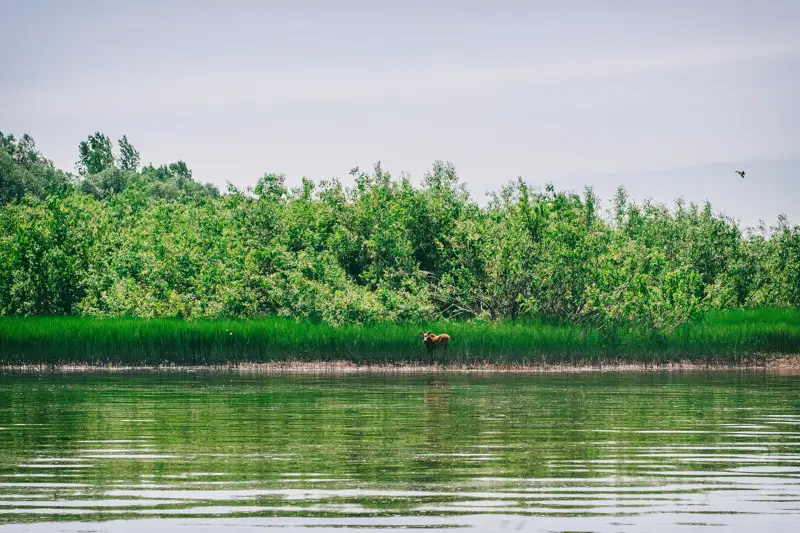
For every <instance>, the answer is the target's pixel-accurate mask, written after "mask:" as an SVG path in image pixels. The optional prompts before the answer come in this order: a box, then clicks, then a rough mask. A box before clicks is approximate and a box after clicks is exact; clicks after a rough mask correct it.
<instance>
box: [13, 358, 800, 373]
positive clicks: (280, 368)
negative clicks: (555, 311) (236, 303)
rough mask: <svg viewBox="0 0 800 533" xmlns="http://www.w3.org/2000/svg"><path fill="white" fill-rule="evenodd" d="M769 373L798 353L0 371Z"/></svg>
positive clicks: (787, 368)
mask: <svg viewBox="0 0 800 533" xmlns="http://www.w3.org/2000/svg"><path fill="white" fill-rule="evenodd" d="M731 370H742V371H769V372H777V373H782V374H800V354H797V355H789V356H768V357H754V358H750V359H744V360H743V361H742V362H741V363H731V362H730V361H727V362H725V361H702V362H700V361H674V362H668V363H663V364H659V363H653V364H650V363H615V362H607V363H597V364H583V363H576V364H530V365H518V364H509V365H503V364H494V363H478V364H445V365H437V364H413V363H401V364H383V363H380V364H373V365H357V364H354V363H351V362H348V361H320V362H305V361H276V362H270V363H240V364H231V365H200V366H184V365H159V366H116V365H74V364H67V365H3V366H0V371H9V372H134V371H151V372H239V373H263V374H281V373H287V374H358V373H375V374H393V373H396V374H430V373H476V374H479V373H520V374H524V373H571V372H645V371H648V372H652V371H656V372H689V371H731Z"/></svg>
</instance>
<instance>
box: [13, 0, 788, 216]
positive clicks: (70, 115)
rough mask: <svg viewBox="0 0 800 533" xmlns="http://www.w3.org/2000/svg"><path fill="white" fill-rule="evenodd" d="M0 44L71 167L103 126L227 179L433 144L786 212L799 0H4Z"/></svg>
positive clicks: (294, 178)
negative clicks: (742, 172) (739, 173)
mask: <svg viewBox="0 0 800 533" xmlns="http://www.w3.org/2000/svg"><path fill="white" fill-rule="evenodd" d="M0 46H1V47H2V50H3V54H2V56H0V130H2V131H4V132H8V133H14V134H16V135H20V134H22V133H30V134H31V135H32V136H33V137H34V139H35V140H36V142H37V145H38V146H39V148H40V150H42V151H43V152H44V153H45V155H47V156H48V157H50V158H52V159H53V160H54V161H55V162H56V164H57V165H58V166H60V167H62V168H65V169H69V170H71V169H73V167H74V162H75V160H76V159H77V145H78V143H79V142H80V141H81V140H83V139H85V138H86V137H87V136H88V135H89V134H90V133H92V132H94V131H97V130H99V131H102V132H104V133H106V134H107V135H109V136H110V137H112V139H114V140H116V139H117V138H119V137H120V136H121V135H122V134H127V136H128V139H129V140H131V142H132V143H133V144H134V145H135V146H136V147H137V148H138V149H139V151H140V152H141V154H142V161H143V162H144V163H148V162H152V163H153V164H156V165H158V164H161V163H168V162H171V161H175V160H178V159H184V160H185V161H186V162H187V163H188V164H189V166H190V168H192V170H193V171H194V175H195V177H196V178H197V179H199V180H200V181H208V182H212V183H216V184H218V185H220V186H224V183H225V181H230V182H232V183H234V184H235V185H237V186H241V187H244V186H247V185H252V184H253V183H254V182H255V180H256V179H257V178H258V177H259V176H260V175H262V174H264V173H265V172H279V173H285V174H286V175H287V177H288V178H289V181H290V183H293V184H294V183H297V182H299V180H300V177H301V176H308V177H310V178H313V179H315V180H318V179H321V178H330V177H334V176H339V177H341V178H343V181H345V182H347V181H348V179H347V178H349V176H348V175H347V172H348V171H349V169H350V168H352V167H354V166H356V165H358V166H361V167H362V168H368V167H371V165H372V163H373V162H375V161H377V160H380V161H381V162H382V164H383V166H384V168H387V169H389V170H391V171H392V173H393V174H396V175H399V174H400V172H401V171H407V172H409V173H410V174H411V176H412V178H413V179H414V180H419V179H420V178H421V177H422V175H423V174H424V172H425V170H426V169H428V168H430V167H431V165H432V163H433V161H434V160H437V159H441V160H446V161H452V162H453V163H454V164H455V165H456V168H457V169H458V171H459V175H460V176H461V178H462V180H463V181H465V182H466V183H467V185H468V186H469V188H470V190H471V191H472V192H473V196H474V197H475V198H476V199H479V200H480V199H482V198H483V196H484V193H485V192H486V191H487V190H489V189H495V188H497V187H498V186H499V185H500V184H502V183H505V182H507V181H509V180H513V179H515V178H516V177H517V176H522V177H524V178H525V179H527V180H528V181H529V182H530V183H532V184H534V185H537V186H541V185H543V184H544V183H546V182H548V181H552V182H553V183H555V185H556V186H557V187H558V188H567V189H575V190H581V189H582V188H583V186H584V185H593V186H594V187H595V190H596V191H597V192H598V194H600V196H601V197H603V199H608V198H610V196H611V195H612V194H613V191H614V190H615V188H616V187H617V185H624V186H626V187H627V188H628V189H629V190H630V192H631V194H632V195H633V196H634V197H635V198H636V199H637V200H642V199H644V198H646V197H652V198H653V199H655V200H657V201H661V202H665V203H672V201H673V200H674V199H675V198H678V197H683V198H685V199H687V200H698V201H702V200H704V199H708V200H711V202H712V203H713V205H714V208H715V210H716V211H722V212H725V213H727V214H728V215H730V216H733V217H735V218H738V219H739V220H740V221H741V222H742V224H743V225H751V224H755V223H756V222H757V221H758V220H759V219H766V221H767V222H774V220H775V218H776V216H777V214H778V213H781V212H783V213H786V214H788V215H789V218H790V220H791V221H793V222H795V223H800V207H798V206H800V194H798V193H799V192H800V1H796V0H785V1H778V0H774V1H771V0H760V1H749V2H745V1H737V0H719V1H717V0H702V1H701V0H691V1H683V0H669V1H663V2H662V1H646V0H637V1H623V0H619V1H613V0H612V1H607V2H596V1H585V2H580V1H555V0H550V1H547V2H537V1H533V0H528V1H524V0H520V1H494V2H486V1H484V2H471V1H469V0H462V1H438V2H437V1H435V0H430V1H416V0H410V1H409V0H406V1H402V2H400V1H392V2H389V1H388V0H387V1H385V2H380V1H373V2H366V1H364V2H355V1H347V0H339V1H336V2H333V1H322V0H320V1H303V0H293V1H286V2H269V1H266V0H265V1H230V2H222V1H219V2H202V1H194V0H193V1H189V0H186V1H181V0H176V1H169V0H160V1H157V2H152V1H137V2H125V3H123V2H116V1H106V2H100V1H96V2H88V1H71V2H61V1H36V0H19V1H17V0H0ZM739 168H742V169H744V170H745V171H746V173H747V174H746V178H745V179H744V180H742V179H741V178H739V177H738V176H737V175H736V174H734V170H737V169H739Z"/></svg>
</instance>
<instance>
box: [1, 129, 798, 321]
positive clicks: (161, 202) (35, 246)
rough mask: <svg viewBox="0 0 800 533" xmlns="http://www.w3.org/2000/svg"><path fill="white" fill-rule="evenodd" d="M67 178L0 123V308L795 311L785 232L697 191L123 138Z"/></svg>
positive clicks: (217, 312)
mask: <svg viewBox="0 0 800 533" xmlns="http://www.w3.org/2000/svg"><path fill="white" fill-rule="evenodd" d="M117 144H118V146H119V153H118V154H117V153H114V148H113V145H112V143H111V141H110V139H109V138H108V137H107V136H105V135H103V134H102V133H100V132H97V133H95V134H93V135H91V136H89V137H88V139H87V140H86V141H83V142H81V143H80V145H79V148H78V152H79V161H78V164H77V167H78V175H77V176H76V175H72V174H69V173H65V172H63V171H60V170H58V169H56V168H55V167H54V165H53V163H52V162H51V161H49V160H47V159H46V158H44V157H43V156H42V155H41V154H40V153H39V152H38V151H37V150H36V147H35V144H34V142H33V139H31V138H30V137H29V136H28V135H24V136H23V137H21V138H20V139H19V140H17V139H16V138H15V137H14V136H13V135H3V134H2V133H0V315H41V314H68V315H100V316H142V317H154V316H165V317H258V316H265V315H289V316H294V317H297V318H301V319H306V320H317V321H325V322H328V323H332V324H347V323H376V322H385V321H399V322H402V321H415V320H425V319H429V318H433V317H445V318H464V319H476V320H497V319H520V318H526V317H537V318H543V319H553V320H562V321H569V322H577V323H587V324H593V325H599V326H618V325H620V324H630V325H631V326H632V327H645V328H652V329H654V330H658V331H666V330H670V329H672V328H674V327H675V326H677V325H679V324H681V323H683V322H684V321H686V320H687V319H688V318H689V317H691V316H692V315H693V314H694V313H696V312H697V311H699V310H703V309H724V308H735V307H743V306H798V305H800V227H798V226H792V225H790V224H789V223H788V221H787V220H786V219H785V217H779V218H778V221H777V223H776V224H775V225H774V226H772V227H770V228H760V229H757V230H755V231H743V230H742V229H740V228H739V227H738V225H737V224H736V223H735V221H733V220H731V219H729V218H727V217H725V216H722V215H719V214H715V213H714V212H713V211H712V208H711V206H710V205H708V204H706V205H702V206H700V205H695V204H688V205H687V204H685V203H683V202H681V201H678V202H676V203H675V205H674V207H672V208H668V207H667V206H664V205H662V204H658V203H653V202H645V203H643V204H634V203H632V202H630V201H629V200H628V198H627V195H626V193H625V191H624V189H620V190H619V191H618V193H617V195H616V196H615V198H614V199H613V208H612V209H611V212H610V213H609V214H608V215H605V214H604V213H603V210H602V209H601V206H600V203H599V200H598V199H597V197H596V196H595V194H594V193H593V191H592V189H591V188H587V189H585V190H584V191H583V192H582V194H575V193H572V192H565V191H557V190H555V189H554V188H553V187H552V185H549V184H544V186H543V187H538V188H537V187H534V186H533V185H532V184H529V183H527V182H526V181H524V180H522V179H517V180H515V181H511V182H509V183H508V184H506V185H505V186H502V187H500V188H499V189H498V190H496V191H494V193H493V194H492V196H491V200H490V201H489V203H488V204H487V205H486V206H481V205H479V204H478V203H477V202H476V201H474V200H473V199H472V198H471V197H470V195H469V194H468V192H467V190H466V187H465V186H464V184H463V183H462V182H460V180H459V179H458V175H457V172H456V169H455V167H454V166H453V165H452V164H449V163H444V162H435V163H434V164H433V166H432V168H431V170H430V171H429V172H427V173H426V175H425V176H424V178H423V180H422V183H421V184H420V185H419V186H415V185H413V184H412V183H411V182H410V180H409V178H408V177H407V176H400V177H399V178H396V177H393V176H391V175H390V174H389V173H388V172H386V171H385V170H384V169H383V168H382V167H381V165H380V163H378V164H376V165H375V166H374V168H373V169H371V170H370V171H363V170H360V169H358V168H355V169H353V170H352V171H351V174H352V177H353V180H354V185H353V186H352V187H345V186H343V185H342V183H341V181H340V180H338V179H330V180H323V181H321V182H319V183H315V182H313V181H311V180H308V179H303V180H302V182H301V184H300V185H299V186H297V187H295V188H289V187H288V186H287V184H286V178H285V176H283V175H279V174H274V173H267V174H265V175H264V176H263V177H261V178H260V179H258V180H257V181H256V182H255V184H254V186H253V187H252V188H248V189H246V190H238V189H236V188H234V187H232V186H231V187H229V188H228V190H227V191H225V193H224V194H221V193H220V192H219V191H218V190H217V188H216V187H214V186H213V185H208V184H201V183H199V182H198V181H196V180H195V179H194V178H193V176H192V172H191V170H190V169H189V167H188V166H187V164H186V163H185V162H184V161H182V160H179V161H176V162H174V163H171V164H166V165H161V166H158V167H155V166H153V165H152V164H148V165H145V166H141V164H140V156H139V152H138V151H137V150H136V149H135V148H134V147H133V145H132V144H131V143H130V142H129V141H128V139H127V137H126V136H123V137H122V138H121V139H119V141H118V143H117Z"/></svg>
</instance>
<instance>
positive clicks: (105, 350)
mask: <svg viewBox="0 0 800 533" xmlns="http://www.w3.org/2000/svg"><path fill="white" fill-rule="evenodd" d="M421 330H431V331H434V332H447V333H449V334H450V336H451V337H452V341H451V343H450V346H449V348H448V350H447V351H435V352H434V353H433V356H430V355H429V354H428V353H427V352H426V350H425V348H424V346H423V345H422V342H421V340H420V338H419V331H421ZM798 353H800V310H798V309H740V310H732V311H720V312H710V313H706V314H704V315H701V316H698V317H697V318H696V319H695V320H693V321H691V322H689V323H687V324H685V325H683V326H681V327H680V328H678V329H676V330H674V331H673V332H672V333H670V334H668V335H659V334H656V333H653V332H650V331H640V330H635V329H630V328H622V327H621V328H618V329H617V330H615V331H612V332H600V331H598V330H595V329H591V328H583V327H579V326H576V325H571V324H552V323H545V322H541V321H530V320H528V321H517V322H511V321H506V322H492V323H487V322H436V323H423V324H378V325H372V326H346V327H333V326H329V325H326V324H312V323H308V322H298V321H295V320H294V319H291V318H282V317H271V318H264V319H260V320H180V319H136V318H95V317H3V318H0V364H3V365H22V364H25V365H31V364H33V365H37V364H43V365H63V364H89V365H134V366H135V365H162V364H168V365H181V366H183V365H189V366H194V365H210V366H213V365H224V364H227V363H231V364H236V363H241V362H275V361H307V362H325V361H349V362H352V363H356V364H384V365H386V364H388V365H392V364H419V363H431V362H435V363H437V364H460V365H463V364H472V363H475V364H480V363H493V364H509V365H519V364H523V365H525V364H529V365H539V364H587V363H589V364H591V363H599V362H615V363H626V362H630V363H664V362H669V361H679V360H694V361H697V360H709V361H711V360H713V361H716V362H722V363H726V362H728V363H737V362H741V361H742V360H743V358H750V359H752V358H753V357H761V356H764V355H779V354H798Z"/></svg>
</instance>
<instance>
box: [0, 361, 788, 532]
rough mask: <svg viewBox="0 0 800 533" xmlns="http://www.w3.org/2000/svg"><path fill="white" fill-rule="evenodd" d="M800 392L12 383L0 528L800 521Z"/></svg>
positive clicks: (578, 384) (231, 377)
mask: <svg viewBox="0 0 800 533" xmlns="http://www.w3.org/2000/svg"><path fill="white" fill-rule="evenodd" d="M799 390H800V378H798V377H797V376H768V375H764V374H756V373H737V374H727V373H709V374H703V373H691V374H683V375H678V374H658V373H646V374H633V373H625V374H607V373H604V374H559V375H513V374H510V375H494V376H477V375H455V374H453V375H447V374H438V375H431V376H418V375H414V376H375V375H353V376H340V377H325V376H308V375H296V376H244V375H239V374H234V373H231V374H224V373H217V374H146V373H141V374H75V375H63V376H62V375H24V374H4V375H0V450H2V452H0V524H7V525H9V524H20V523H25V522H48V521H49V522H54V521H66V522H68V521H77V520H83V521H93V522H99V521H104V520H109V519H120V518H126V519H132V518H142V517H164V518H166V517H170V516H187V517H195V518H197V517H206V518H209V517H215V516H226V517H228V518H229V519H241V520H245V518H248V519H251V518H254V517H255V518H259V517H260V518H263V519H266V518H269V517H272V518H279V519H280V518H284V519H288V518H289V517H294V518H298V517H305V518H322V519H331V520H332V519H340V518H347V519H348V520H350V521H351V522H347V523H346V524H345V525H347V524H349V525H359V524H360V525H368V524H372V522H370V521H371V520H372V521H374V520H376V519H378V518H376V517H379V519H380V520H389V518H391V520H393V521H394V522H397V523H399V524H400V525H403V524H405V525H410V524H411V522H410V520H412V518H413V519H414V520H422V522H420V524H421V525H423V526H425V525H427V526H432V527H445V526H446V525H447V524H444V523H442V522H441V517H450V519H451V520H452V519H457V522H456V523H455V525H475V524H477V523H478V518H477V517H483V518H482V519H481V520H483V521H484V522H482V523H483V524H484V525H485V524H486V522H485V520H486V517H487V516H489V517H495V518H496V519H498V520H499V519H500V517H505V518H508V517H509V516H512V517H536V518H537V520H539V522H537V523H539V524H541V523H543V522H541V520H551V519H553V520H555V518H553V517H557V519H558V520H560V522H558V523H559V524H562V523H563V524H564V527H565V528H566V527H569V526H573V525H574V526H581V527H583V528H584V529H585V525H584V523H582V522H581V520H586V519H591V522H589V523H590V524H594V525H595V526H597V527H598V528H600V529H602V527H601V526H604V525H607V526H609V527H611V525H610V524H617V526H614V527H616V528H617V529H620V528H621V527H622V526H619V524H621V522H618V521H619V520H620V518H621V517H625V518H626V519H630V520H634V521H633V522H632V523H634V524H635V523H636V521H635V519H637V517H638V518H642V517H652V516H654V515H656V516H659V515H660V516H662V517H665V518H664V524H665V527H672V526H675V525H678V524H682V523H684V524H689V525H691V528H693V529H697V528H701V529H702V528H703V527H704V526H702V524H703V523H706V522H707V523H708V524H711V523H720V520H721V521H722V522H721V524H722V525H726V524H728V525H730V522H726V520H731V519H730V516H732V515H735V514H737V513H738V514H746V515H747V516H755V517H761V518H763V517H770V519H776V520H777V519H778V518H780V519H781V520H784V519H785V520H789V519H791V520H794V519H796V518H797V517H798V515H800V453H798V452H799V451H800V401H799V400H798V394H797V393H798V391H799ZM381 517H382V518H381ZM709 517H712V518H713V520H710V521H709ZM726 517H728V518H726ZM404 520H407V521H409V522H404ZM426 520H427V522H426ZM615 520H616V521H617V522H615ZM398 521H399V522H398ZM715 521H716V522H715ZM490 522H491V520H490ZM414 523H416V522H414ZM774 523H776V524H779V523H781V522H780V521H779V520H778V521H774ZM265 524H266V525H269V524H268V523H265ZM261 525H264V524H261ZM315 525H320V524H315ZM323 525H324V523H323ZM450 525H453V524H450ZM593 527H594V526H593ZM708 527H711V526H710V525H709V526H708ZM622 529H624V527H623V528H622ZM778 530H780V527H778Z"/></svg>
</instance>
